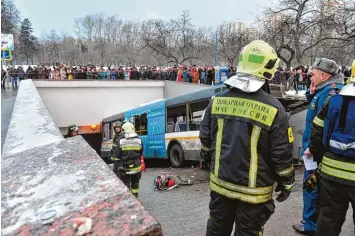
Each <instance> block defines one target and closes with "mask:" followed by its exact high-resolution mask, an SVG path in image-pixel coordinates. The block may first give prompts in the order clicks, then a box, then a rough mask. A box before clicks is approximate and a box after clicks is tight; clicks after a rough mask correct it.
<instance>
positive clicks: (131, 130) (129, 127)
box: [122, 122, 136, 133]
mask: <svg viewBox="0 0 355 236" xmlns="http://www.w3.org/2000/svg"><path fill="white" fill-rule="evenodd" d="M122 131H123V132H125V133H135V132H136V131H135V129H134V125H133V124H132V123H131V122H126V123H124V125H122Z"/></svg>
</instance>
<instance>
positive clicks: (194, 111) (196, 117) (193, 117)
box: [189, 100, 210, 131]
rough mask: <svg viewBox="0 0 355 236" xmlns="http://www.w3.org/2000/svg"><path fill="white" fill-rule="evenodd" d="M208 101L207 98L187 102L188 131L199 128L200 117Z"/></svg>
mask: <svg viewBox="0 0 355 236" xmlns="http://www.w3.org/2000/svg"><path fill="white" fill-rule="evenodd" d="M209 102H210V101H209V100H203V101H199V102H194V103H190V104H189V108H190V109H189V116H190V123H189V129H190V131H195V130H200V123H201V117H202V115H203V112H204V111H205V109H206V107H207V106H208V103H209Z"/></svg>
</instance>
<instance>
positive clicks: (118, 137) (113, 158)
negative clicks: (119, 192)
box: [110, 121, 124, 176]
mask: <svg viewBox="0 0 355 236" xmlns="http://www.w3.org/2000/svg"><path fill="white" fill-rule="evenodd" d="M121 127H122V122H121V121H116V122H114V123H113V129H114V131H115V136H114V137H113V141H112V149H111V153H110V160H111V161H113V172H114V173H115V174H116V175H117V176H118V167H119V165H120V163H119V160H118V159H117V158H116V156H115V153H116V148H117V146H118V145H119V144H120V140H121V139H122V138H123V137H124V135H123V132H122V130H121Z"/></svg>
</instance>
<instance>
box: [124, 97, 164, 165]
mask: <svg viewBox="0 0 355 236" xmlns="http://www.w3.org/2000/svg"><path fill="white" fill-rule="evenodd" d="M126 119H127V120H130V121H131V122H132V123H133V124H134V127H135V130H136V133H137V134H138V135H139V137H140V138H141V139H142V142H143V155H144V158H166V149H165V102H164V101H160V102H157V103H154V104H149V105H146V106H143V107H140V108H137V109H135V110H132V111H129V112H127V115H126Z"/></svg>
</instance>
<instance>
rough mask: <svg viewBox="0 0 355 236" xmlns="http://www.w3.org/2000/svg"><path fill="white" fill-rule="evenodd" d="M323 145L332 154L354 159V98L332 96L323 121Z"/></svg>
mask: <svg viewBox="0 0 355 236" xmlns="http://www.w3.org/2000/svg"><path fill="white" fill-rule="evenodd" d="M323 144H324V146H325V147H326V148H327V149H328V150H329V151H330V152H332V153H334V154H338V155H343V156H347V157H355V97H352V96H342V95H339V94H336V95H334V96H332V98H331V99H330V101H329V106H328V112H327V115H326V117H325V119H324V130H323Z"/></svg>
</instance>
